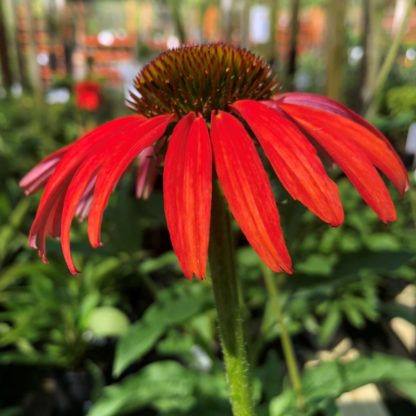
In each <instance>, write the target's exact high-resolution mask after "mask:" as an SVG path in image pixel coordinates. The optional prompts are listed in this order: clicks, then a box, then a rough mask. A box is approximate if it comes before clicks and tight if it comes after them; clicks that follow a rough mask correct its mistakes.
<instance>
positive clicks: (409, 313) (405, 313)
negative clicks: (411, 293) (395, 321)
mask: <svg viewBox="0 0 416 416" xmlns="http://www.w3.org/2000/svg"><path fill="white" fill-rule="evenodd" d="M381 310H382V312H384V313H385V314H387V315H388V316H389V317H390V318H394V317H398V318H402V319H404V320H406V321H407V322H410V323H411V324H412V325H415V326H416V313H415V310H414V308H412V307H410V306H406V305H399V304H397V303H387V304H382V305H381Z"/></svg>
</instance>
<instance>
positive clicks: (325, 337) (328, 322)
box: [319, 305, 342, 344]
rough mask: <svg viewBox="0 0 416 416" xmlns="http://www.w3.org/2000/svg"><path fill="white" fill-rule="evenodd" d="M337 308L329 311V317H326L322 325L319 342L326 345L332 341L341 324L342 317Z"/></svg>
mask: <svg viewBox="0 0 416 416" xmlns="http://www.w3.org/2000/svg"><path fill="white" fill-rule="evenodd" d="M335 306H336V305H335ZM335 306H334V307H333V308H331V309H330V310H329V311H328V313H327V315H326V316H325V319H324V322H323V323H322V325H321V331H320V334H319V341H320V342H321V343H322V344H325V343H327V342H328V341H329V340H330V338H331V337H332V335H333V334H334V332H335V331H336V330H337V328H338V326H339V324H340V322H341V318H342V315H341V313H340V311H339V309H338V308H337V307H335Z"/></svg>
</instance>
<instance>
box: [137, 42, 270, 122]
mask: <svg viewBox="0 0 416 416" xmlns="http://www.w3.org/2000/svg"><path fill="white" fill-rule="evenodd" d="M134 86H135V89H136V91H132V92H131V100H130V102H129V103H130V106H131V108H132V109H134V110H135V111H137V112H138V113H140V114H143V115H145V116H146V117H154V116H156V115H160V114H166V113H174V114H177V115H178V117H182V116H184V115H186V114H188V113H189V112H191V111H194V112H196V113H201V114H203V116H204V118H205V119H209V117H210V114H211V111H212V110H228V107H229V105H230V104H231V103H233V102H235V101H237V100H243V99H250V100H267V99H269V98H270V97H271V96H272V95H273V94H274V93H276V91H277V87H278V84H277V81H276V79H275V78H274V77H273V75H272V72H271V70H270V67H269V66H268V65H267V63H266V62H264V61H263V60H262V59H260V58H259V57H257V56H256V55H254V54H253V53H251V52H249V51H248V50H246V49H241V48H238V47H235V46H231V45H223V44H210V45H197V46H186V47H182V48H177V49H171V50H168V51H166V52H164V53H162V54H161V55H159V56H158V57H157V58H156V59H154V60H153V61H152V62H150V63H149V64H147V65H146V66H145V67H144V68H143V70H142V71H141V72H140V73H139V74H138V76H137V78H136V80H135V82H134Z"/></svg>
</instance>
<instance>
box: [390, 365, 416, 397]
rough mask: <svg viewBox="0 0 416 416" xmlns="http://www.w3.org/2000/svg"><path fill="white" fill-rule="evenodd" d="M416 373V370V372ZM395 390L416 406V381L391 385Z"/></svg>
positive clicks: (395, 382) (397, 382)
mask: <svg viewBox="0 0 416 416" xmlns="http://www.w3.org/2000/svg"><path fill="white" fill-rule="evenodd" d="M415 371H416V370H415ZM391 385H392V387H393V389H394V390H396V391H397V392H398V393H399V394H401V395H402V396H404V397H406V398H408V399H410V400H411V401H412V402H413V403H414V404H416V381H399V380H396V381H394V382H392V383H391Z"/></svg>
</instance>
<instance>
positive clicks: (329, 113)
mask: <svg viewBox="0 0 416 416" xmlns="http://www.w3.org/2000/svg"><path fill="white" fill-rule="evenodd" d="M135 88H136V91H133V92H132V93H131V100H130V107H131V108H132V109H134V110H135V111H136V112H137V113H138V114H137V115H132V116H127V117H121V118H118V119H116V120H113V121H110V122H108V123H106V124H104V125H102V126H100V127H98V128H96V129H95V130H93V131H92V132H91V133H89V134H87V135H85V136H83V137H82V138H80V139H79V140H78V141H76V142H75V143H73V144H71V145H69V146H67V147H65V148H64V149H61V150H60V151H58V152H56V153H54V154H52V155H50V156H49V157H47V158H46V159H44V160H43V161H42V162H41V163H40V164H39V165H38V166H36V167H35V168H34V169H33V170H32V171H31V172H29V173H28V174H27V175H26V176H25V178H23V180H22V181H21V184H20V185H21V186H22V187H23V188H24V189H25V190H26V192H27V193H33V192H34V191H36V190H37V189H39V188H40V187H42V186H43V185H44V184H46V187H45V191H44V194H43V196H42V199H41V202H40V205H39V208H38V211H37V214H36V218H35V220H34V222H33V225H32V228H31V230H30V244H31V246H32V247H34V248H36V247H38V248H39V253H40V255H41V256H42V258H43V259H44V260H45V261H46V248H45V239H46V236H47V235H51V236H55V237H60V238H61V245H62V250H63V254H64V257H65V260H66V262H67V264H68V267H69V269H70V271H71V273H76V272H77V270H76V268H75V266H74V264H73V261H72V259H71V254H70V227H71V223H72V220H73V217H74V216H75V215H78V216H80V217H81V218H83V217H86V216H87V215H88V235H89V240H90V243H91V244H92V246H93V247H98V246H99V245H100V244H101V241H100V228H101V221H102V217H103V212H104V209H105V207H106V205H107V203H108V200H109V197H110V194H111V192H112V191H113V189H114V188H115V186H116V184H117V183H118V181H119V179H120V177H121V176H122V175H123V174H124V172H125V171H126V169H127V168H128V167H129V165H130V164H131V163H132V162H133V160H134V159H135V158H136V157H137V156H138V155H139V154H141V153H142V152H144V153H142V156H143V158H151V159H148V160H147V162H144V163H147V164H148V165H147V166H144V167H143V165H142V176H141V178H142V180H143V181H146V177H148V176H149V164H153V166H151V167H150V169H151V172H150V179H151V180H153V179H152V175H153V173H152V172H154V170H155V166H154V162H155V161H160V160H161V157H163V153H162V152H163V151H164V150H163V149H166V148H167V150H166V154H165V155H164V173H163V192H164V205H165V213H166V220H167V225H168V229H169V233H170V237H171V240H172V245H173V249H174V251H175V253H176V255H177V257H178V259H179V262H180V265H181V267H182V270H183V272H184V274H185V275H186V276H187V277H188V278H191V277H192V276H193V275H195V276H196V277H198V278H203V277H204V276H205V270H206V264H207V256H208V254H207V253H208V242H209V234H210V215H211V193H212V181H213V176H214V175H215V176H217V177H218V180H219V183H220V185H221V188H222V191H223V193H224V196H225V198H226V200H227V201H228V204H229V207H230V210H231V213H232V214H233V216H234V218H235V219H236V221H237V223H238V224H239V226H240V228H241V230H242V231H243V233H244V235H245V236H246V238H247V240H248V241H249V243H250V244H251V246H252V247H253V249H254V250H255V251H256V253H257V254H258V255H259V257H260V258H261V259H262V260H263V261H264V262H265V263H266V264H267V265H268V266H269V267H270V268H271V269H272V270H274V271H282V270H283V271H286V272H288V273H291V272H292V265H291V259H290V256H289V253H288V251H287V248H286V245H285V242H284V238H283V234H282V230H281V228H280V221H279V214H278V210H277V207H276V203H275V200H274V197H273V192H272V188H271V186H270V183H269V180H268V177H267V174H266V171H265V169H264V167H263V165H262V162H261V159H260V156H259V154H258V151H257V148H256V147H257V145H259V146H260V147H261V149H262V151H263V152H264V154H265V156H266V157H267V159H268V160H269V161H270V164H271V166H272V167H273V169H274V171H275V173H276V175H277V177H278V179H279V180H280V182H281V183H282V185H283V186H284V187H285V188H286V190H287V191H288V193H289V194H290V195H291V196H292V197H293V198H294V199H296V200H298V201H300V202H301V203H302V204H303V205H305V206H306V207H307V208H308V209H309V210H311V211H312V212H313V213H314V214H316V215H317V216H318V217H319V218H321V219H322V220H323V221H325V222H327V223H329V224H330V225H332V226H338V225H340V224H341V223H342V222H343V218H344V214H343V208H342V204H341V201H340V198H339V194H338V189H337V186H336V185H335V183H334V182H333V181H332V180H331V179H330V178H329V177H328V175H327V173H326V171H325V169H324V166H323V164H322V162H321V160H320V158H319V157H318V153H317V149H319V150H320V151H324V152H326V153H327V154H328V155H329V156H330V158H331V159H333V161H334V162H335V163H336V164H338V165H339V167H340V168H341V169H342V170H343V171H344V172H345V174H346V176H347V177H348V178H349V179H350V181H351V182H352V183H353V184H354V186H355V187H356V188H357V190H358V192H359V193H360V194H361V196H362V197H363V199H364V200H365V202H366V203H367V204H368V205H369V206H370V207H371V208H372V209H373V210H374V211H375V212H376V213H377V215H378V216H379V217H380V219H381V220H382V221H383V222H389V221H394V220H395V219H396V212H395V208H394V205H393V202H392V200H391V198H390V195H389V192H388V190H387V188H386V186H385V184H384V182H383V180H382V179H381V177H380V174H379V172H378V170H380V171H381V172H383V173H384V174H385V175H386V176H387V177H388V178H389V179H390V180H391V181H392V182H393V183H394V185H395V186H396V187H397V188H398V190H399V191H400V192H401V193H403V192H404V191H405V190H406V189H407V187H408V179H407V174H406V171H405V168H404V166H403V164H402V162H401V161H400V159H399V157H398V155H397V154H396V153H395V151H394V150H393V148H392V146H391V145H390V144H389V142H388V140H387V139H386V138H385V137H384V136H383V135H382V134H381V133H380V132H379V131H378V130H376V129H375V128H374V127H373V126H371V125H370V124H369V123H367V122H366V121H365V120H364V119H363V118H361V117H360V116H358V115H357V114H355V113H353V112H352V111H350V110H349V109H347V108H346V107H344V106H343V105H342V104H339V103H337V102H335V101H333V100H330V99H328V98H324V97H321V96H317V95H313V94H306V93H287V94H283V95H276V92H277V89H278V83H277V81H276V79H275V78H274V77H273V75H272V73H271V70H270V68H269V67H268V66H267V64H266V63H265V62H263V61H262V60H261V59H259V58H258V57H256V56H255V55H253V54H252V53H250V52H249V51H247V50H244V49H240V48H237V47H233V46H227V45H220V44H214V45H202V46H186V47H181V48H178V49H174V50H169V51H167V52H165V53H163V54H161V55H160V56H159V57H158V58H156V59H155V60H154V61H152V62H151V63H149V64H148V65H147V66H145V67H144V69H143V70H142V71H141V72H140V73H139V75H138V76H137V79H136V81H135ZM143 160H145V159H143ZM143 160H142V163H143ZM152 169H153V170H152ZM213 169H214V172H215V173H214V175H213ZM377 169H378V170H377ZM139 170H140V168H139ZM139 176H140V175H139ZM144 189H145V182H141V185H140V188H138V193H139V194H143V191H144Z"/></svg>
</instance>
